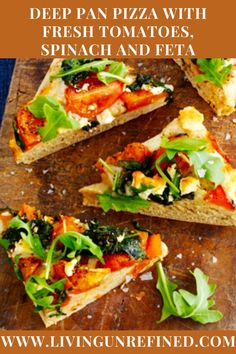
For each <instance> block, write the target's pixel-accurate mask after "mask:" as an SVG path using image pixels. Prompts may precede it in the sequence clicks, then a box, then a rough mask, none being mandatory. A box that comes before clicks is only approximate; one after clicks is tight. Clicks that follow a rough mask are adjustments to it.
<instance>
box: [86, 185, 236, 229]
mask: <svg viewBox="0 0 236 354" xmlns="http://www.w3.org/2000/svg"><path fill="white" fill-rule="evenodd" d="M106 190H107V186H106V185H105V184H103V183H97V184H92V185H90V186H88V187H84V188H82V189H80V192H81V193H82V194H83V204H84V205H87V206H93V207H98V208H101V205H100V204H99V201H98V199H97V197H96V195H97V194H102V193H103V192H105V191H106ZM99 191H100V192H99ZM138 213H140V214H143V215H148V216H154V217H159V218H165V219H172V220H180V221H187V222H197V223H201V224H209V225H222V226H236V211H231V210H228V209H225V208H223V207H220V206H218V205H214V204H210V203H207V202H206V201H204V200H189V199H181V200H179V201H176V202H174V203H173V204H171V205H162V204H158V203H154V202H151V203H150V206H149V207H148V208H146V209H139V210H138Z"/></svg>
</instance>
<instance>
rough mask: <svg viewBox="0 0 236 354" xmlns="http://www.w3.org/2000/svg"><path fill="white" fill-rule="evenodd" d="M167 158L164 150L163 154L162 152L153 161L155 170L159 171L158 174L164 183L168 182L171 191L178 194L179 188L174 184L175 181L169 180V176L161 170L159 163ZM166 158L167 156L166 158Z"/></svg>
mask: <svg viewBox="0 0 236 354" xmlns="http://www.w3.org/2000/svg"><path fill="white" fill-rule="evenodd" d="M166 158H167V154H166V152H164V154H162V155H161V156H160V157H159V158H158V159H157V160H156V162H155V166H156V169H157V172H158V173H159V175H160V176H161V177H162V178H163V179H164V180H165V181H166V183H168V184H169V186H170V188H171V190H172V192H174V193H175V194H179V188H178V187H177V186H176V185H175V183H174V182H173V181H171V180H170V178H169V177H168V176H167V175H166V174H165V173H164V172H163V171H162V168H161V163H162V162H163V161H165V160H166ZM167 159H168V158H167Z"/></svg>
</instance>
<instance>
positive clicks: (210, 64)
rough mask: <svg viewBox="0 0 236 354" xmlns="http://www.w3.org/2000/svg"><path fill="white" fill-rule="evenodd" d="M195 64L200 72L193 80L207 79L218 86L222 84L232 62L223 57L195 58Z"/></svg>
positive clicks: (230, 68) (202, 80)
mask: <svg viewBox="0 0 236 354" xmlns="http://www.w3.org/2000/svg"><path fill="white" fill-rule="evenodd" d="M197 65H198V66H199V69H200V70H201V72H202V74H200V75H197V76H195V81H196V82H197V83H201V82H204V81H209V82H211V83H212V84H214V85H216V86H218V87H222V86H223V84H224V83H225V81H226V80H227V78H228V76H229V74H230V72H231V70H232V64H230V63H229V62H228V61H227V60H225V59H223V58H212V59H197Z"/></svg>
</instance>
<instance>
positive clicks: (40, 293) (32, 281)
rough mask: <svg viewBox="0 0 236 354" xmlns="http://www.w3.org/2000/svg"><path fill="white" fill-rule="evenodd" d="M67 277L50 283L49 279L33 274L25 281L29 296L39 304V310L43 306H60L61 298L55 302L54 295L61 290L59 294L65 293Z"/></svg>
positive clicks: (52, 307)
mask: <svg viewBox="0 0 236 354" xmlns="http://www.w3.org/2000/svg"><path fill="white" fill-rule="evenodd" d="M65 281H66V280H65V279H60V280H58V281H57V282H55V283H52V284H50V285H49V284H48V283H47V281H46V280H45V279H43V278H40V277H39V276H37V275H34V276H31V277H30V278H29V279H28V280H27V281H26V283H25V290H26V293H27V295H28V296H29V298H30V299H31V300H32V301H33V302H34V303H35V304H36V305H37V306H39V310H40V309H42V308H48V309H55V308H57V307H58V306H60V300H61V299H60V298H61V296H59V299H58V300H59V303H58V302H57V303H56V304H53V301H54V297H53V295H49V294H51V293H52V294H55V293H58V292H59V295H64V294H63V292H64V284H65Z"/></svg>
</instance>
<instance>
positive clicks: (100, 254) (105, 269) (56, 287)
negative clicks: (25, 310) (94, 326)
mask: <svg viewBox="0 0 236 354" xmlns="http://www.w3.org/2000/svg"><path fill="white" fill-rule="evenodd" d="M0 235H1V237H0V245H1V246H3V247H4V248H5V249H6V250H7V253H8V256H9V258H10V259H11V260H12V262H13V265H14V270H15V273H16V275H17V277H18V278H19V279H20V280H21V281H23V282H24V286H25V290H26V293H27V295H28V296H29V297H30V299H31V300H32V301H33V303H34V305H35V310H36V311H37V312H39V314H40V316H41V317H42V320H43V322H44V323H45V325H46V327H48V326H51V325H53V324H56V323H57V322H58V321H61V320H63V319H64V318H66V317H68V316H70V315H71V314H72V313H74V312H76V311H78V310H80V309H82V308H83V307H85V306H86V305H88V304H89V303H91V302H93V301H95V300H96V299H98V298H100V297H101V296H103V295H104V294H106V293H108V292H109V291H110V290H112V289H113V288H115V287H117V286H119V285H121V284H123V283H125V282H127V281H128V280H131V279H132V278H135V277H136V276H137V275H138V274H139V273H141V272H143V271H145V270H146V269H148V268H150V267H151V266H152V265H153V264H154V263H155V262H156V261H157V260H162V259H163V257H165V256H166V255H167V247H166V245H165V244H164V243H163V242H161V239H160V235H159V234H153V235H152V234H151V233H150V231H149V230H147V231H145V230H144V228H142V227H140V226H139V224H138V223H137V224H136V229H133V230H130V229H128V228H123V229H121V228H118V227H115V226H111V225H101V224H100V223H99V222H98V221H97V220H91V221H89V222H88V223H82V222H80V220H79V219H76V218H74V217H72V216H63V215H59V216H58V217H55V218H52V217H49V216H43V215H42V214H41V213H40V212H39V211H37V210H36V209H35V208H33V207H30V206H28V205H26V204H24V205H23V206H22V207H21V209H20V211H19V213H18V214H16V213H10V212H9V211H4V212H1V213H0Z"/></svg>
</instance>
